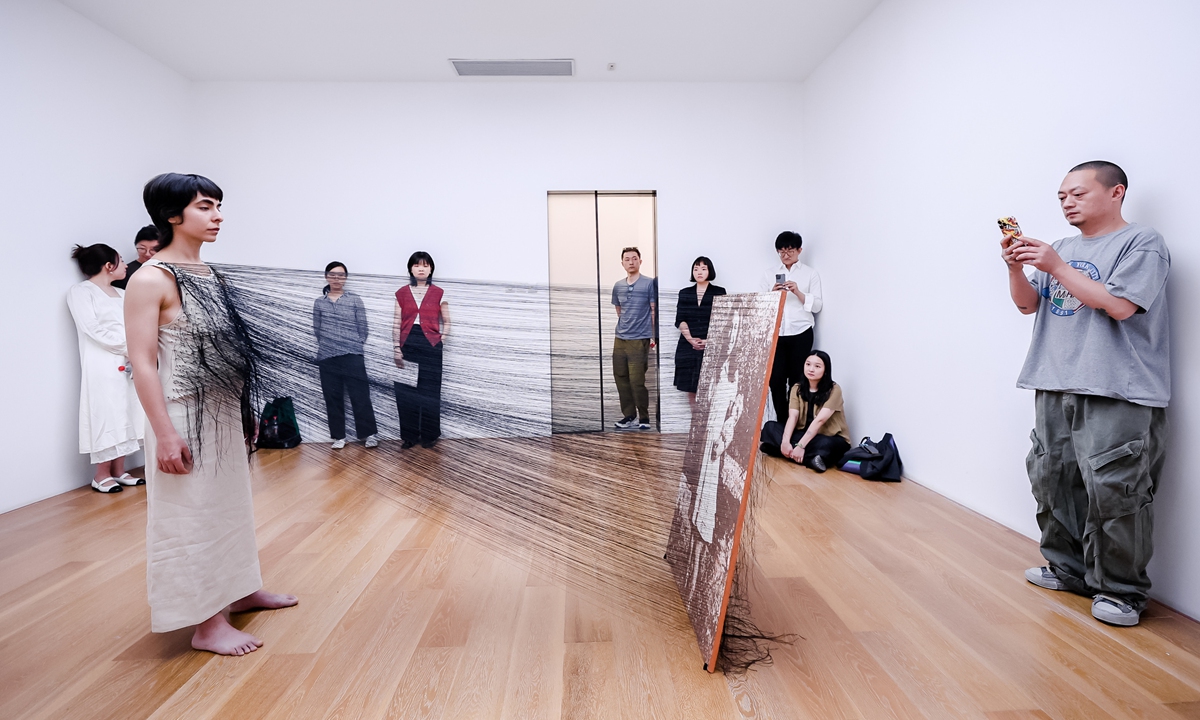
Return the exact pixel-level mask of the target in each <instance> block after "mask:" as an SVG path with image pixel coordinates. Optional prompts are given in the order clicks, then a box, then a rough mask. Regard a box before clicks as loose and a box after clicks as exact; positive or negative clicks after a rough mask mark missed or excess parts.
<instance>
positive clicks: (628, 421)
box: [613, 415, 637, 430]
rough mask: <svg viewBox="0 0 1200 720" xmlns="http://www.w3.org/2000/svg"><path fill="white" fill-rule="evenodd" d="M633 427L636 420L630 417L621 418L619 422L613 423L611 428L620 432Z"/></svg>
mask: <svg viewBox="0 0 1200 720" xmlns="http://www.w3.org/2000/svg"><path fill="white" fill-rule="evenodd" d="M635 425H637V418H636V417H634V416H633V415H630V416H628V417H623V418H621V419H620V420H618V421H616V422H615V423H613V427H615V428H618V429H620V430H628V429H629V428H631V427H633V426H635Z"/></svg>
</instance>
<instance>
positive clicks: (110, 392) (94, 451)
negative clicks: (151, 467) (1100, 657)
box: [67, 280, 146, 463]
mask: <svg viewBox="0 0 1200 720" xmlns="http://www.w3.org/2000/svg"><path fill="white" fill-rule="evenodd" d="M67 307H69V308H70V309H71V317H72V318H74V319H75V329H76V331H77V332H78V334H79V364H80V366H81V367H82V368H83V377H82V380H81V382H80V384H79V452H81V453H84V454H86V455H89V456H90V457H91V461H92V462H93V463H102V462H108V461H109V460H115V459H117V458H119V457H124V456H126V455H128V454H130V453H132V452H136V451H137V450H139V449H141V447H142V438H143V437H144V434H143V429H144V427H145V419H146V416H145V413H143V412H142V406H141V405H140V404H139V403H138V398H137V393H136V392H135V391H134V389H133V380H132V379H131V377H130V375H129V373H127V372H125V371H124V370H123V369H122V367H123V366H125V365H127V363H128V362H129V361H128V360H127V359H126V352H127V351H126V350H125V291H124V290H117V296H116V297H112V296H110V295H109V294H107V293H105V292H104V291H103V290H101V289H100V287H99V286H98V285H96V284H95V283H93V282H91V281H88V280H84V281H83V282H81V283H78V284H77V285H72V286H71V289H70V290H68V291H67Z"/></svg>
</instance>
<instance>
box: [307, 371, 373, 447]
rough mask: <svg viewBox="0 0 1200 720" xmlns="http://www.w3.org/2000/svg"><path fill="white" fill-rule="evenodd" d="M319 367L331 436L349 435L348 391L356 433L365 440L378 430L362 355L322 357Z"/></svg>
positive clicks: (340, 438)
mask: <svg viewBox="0 0 1200 720" xmlns="http://www.w3.org/2000/svg"><path fill="white" fill-rule="evenodd" d="M317 367H319V368H320V369H321V392H322V393H324V395H325V411H326V412H327V413H329V436H330V437H332V438H333V439H334V440H344V439H345V438H346V393H347V392H348V393H349V394H350V407H351V408H353V410H354V434H355V435H357V436H358V439H359V440H363V439H365V438H368V437H370V436H372V435H374V434H375V433H377V432H379V428H378V427H377V426H376V425H375V408H373V407H371V383H370V381H369V380H368V379H367V366H366V363H365V362H364V360H363V356H362V355H338V356H337V357H331V358H326V359H324V360H321V361H320V362H318V363H317Z"/></svg>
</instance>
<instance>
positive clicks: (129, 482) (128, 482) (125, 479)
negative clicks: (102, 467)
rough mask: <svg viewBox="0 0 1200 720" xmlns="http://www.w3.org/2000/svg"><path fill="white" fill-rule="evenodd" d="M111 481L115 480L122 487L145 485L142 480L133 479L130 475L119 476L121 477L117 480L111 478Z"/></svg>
mask: <svg viewBox="0 0 1200 720" xmlns="http://www.w3.org/2000/svg"><path fill="white" fill-rule="evenodd" d="M113 480H116V481H117V482H119V483H121V484H122V485H124V486H126V487H130V486H133V485H145V484H146V481H145V480H143V479H142V478H139V477H134V476H132V475H130V474H129V473H125V474H123V475H121V477H119V478H113Z"/></svg>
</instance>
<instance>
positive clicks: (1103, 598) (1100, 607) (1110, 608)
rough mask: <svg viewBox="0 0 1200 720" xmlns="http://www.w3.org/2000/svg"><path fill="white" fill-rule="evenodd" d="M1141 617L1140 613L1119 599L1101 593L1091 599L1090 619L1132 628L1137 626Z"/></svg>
mask: <svg viewBox="0 0 1200 720" xmlns="http://www.w3.org/2000/svg"><path fill="white" fill-rule="evenodd" d="M1141 615H1142V614H1141V612H1139V611H1138V610H1137V609H1135V608H1134V607H1133V606H1132V605H1130V604H1129V603H1127V602H1125V601H1124V600H1122V599H1121V598H1119V597H1114V596H1112V595H1105V594H1104V593H1101V594H1099V595H1097V596H1096V597H1094V598H1092V617H1094V618H1096V619H1097V620H1099V621H1100V622H1102V623H1108V624H1109V625H1117V626H1119V627H1133V626H1134V625H1137V624H1138V620H1139V619H1141Z"/></svg>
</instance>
